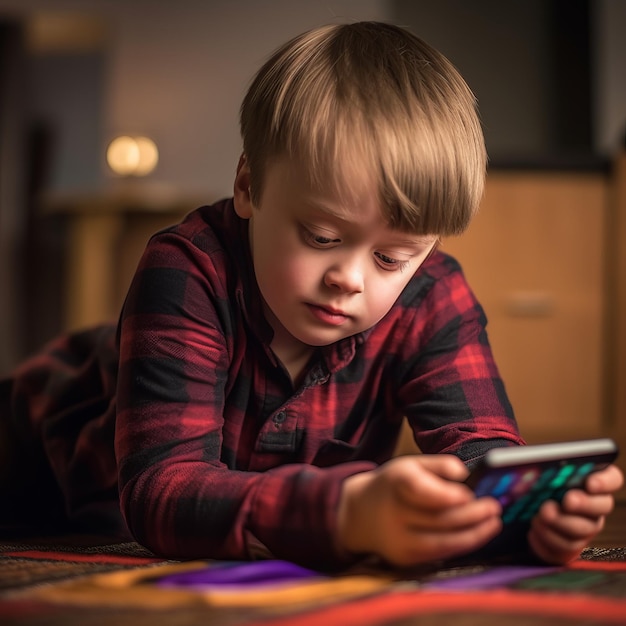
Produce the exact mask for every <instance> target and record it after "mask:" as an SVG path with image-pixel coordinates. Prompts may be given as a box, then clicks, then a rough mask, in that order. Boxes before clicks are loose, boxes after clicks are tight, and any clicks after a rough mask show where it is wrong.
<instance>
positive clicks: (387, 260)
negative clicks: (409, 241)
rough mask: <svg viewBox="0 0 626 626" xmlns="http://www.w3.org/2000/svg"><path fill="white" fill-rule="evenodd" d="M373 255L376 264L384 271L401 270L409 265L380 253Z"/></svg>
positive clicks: (406, 262)
mask: <svg viewBox="0 0 626 626" xmlns="http://www.w3.org/2000/svg"><path fill="white" fill-rule="evenodd" d="M374 255H375V256H376V258H377V259H378V264H379V265H380V266H381V267H382V268H383V269H385V270H389V271H395V270H403V269H404V268H405V267H406V266H407V265H408V264H409V262H408V261H400V260H399V259H394V258H392V257H390V256H387V255H386V254H383V253H382V252H374Z"/></svg>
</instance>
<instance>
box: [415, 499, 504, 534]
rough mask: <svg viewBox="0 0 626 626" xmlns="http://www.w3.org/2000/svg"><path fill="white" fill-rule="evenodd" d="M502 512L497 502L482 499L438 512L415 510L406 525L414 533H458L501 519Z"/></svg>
mask: <svg viewBox="0 0 626 626" xmlns="http://www.w3.org/2000/svg"><path fill="white" fill-rule="evenodd" d="M501 512H502V509H501V507H500V504H499V503H498V501H497V500H495V499H493V498H481V499H480V500H471V501H470V502H468V503H467V504H461V505H459V506H453V507H447V508H442V509H439V510H437V511H429V510H423V509H422V510H420V509H416V510H413V511H411V512H410V514H408V515H407V517H406V524H407V525H408V526H409V527H410V528H411V529H413V530H414V531H426V532H432V531H439V532H442V533H449V532H457V531H459V530H461V529H466V528H471V527H474V526H477V525H479V524H482V523H483V522H484V521H485V520H487V519H490V518H499V517H500V514H501Z"/></svg>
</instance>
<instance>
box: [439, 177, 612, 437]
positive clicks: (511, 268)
mask: <svg viewBox="0 0 626 626" xmlns="http://www.w3.org/2000/svg"><path fill="white" fill-rule="evenodd" d="M607 197H608V191H607V175H606V174H604V173H601V172H593V173H589V172H566V173H563V172H550V171H548V172H534V171H529V172H525V171H519V172H509V171H492V172H490V173H489V176H488V180H487V188H486V193H485V197H484V201H483V203H482V206H481V210H480V212H479V214H478V216H477V217H476V219H475V221H474V222H473V224H472V225H471V226H470V229H469V231H468V232H467V233H466V234H465V235H463V236H462V237H460V238H456V239H450V240H446V241H445V242H444V246H443V249H444V250H446V251H449V252H450V253H451V254H453V255H454V256H455V257H456V258H458V259H459V261H460V262H461V264H462V266H463V268H464V270H465V273H466V275H467V277H468V280H469V282H470V284H471V285H472V286H473V288H474V290H475V292H476V294H477V296H478V298H479V300H480V301H481V303H482V304H483V306H484V308H485V310H486V313H487V317H488V319H489V325H488V332H489V337H490V340H491V343H492V346H493V350H494V353H495V356H496V360H497V362H498V365H499V367H500V371H501V375H502V377H503V378H504V381H505V384H506V387H507V390H508V392H509V396H510V398H511V401H512V403H513V406H514V408H515V411H516V415H517V418H518V421H519V424H520V428H521V430H522V433H523V434H524V435H525V437H526V438H527V439H528V440H529V442H539V441H549V440H558V439H575V438H580V437H594V436H601V435H604V434H607V433H609V432H610V430H611V427H612V424H611V420H610V415H609V414H608V413H607V405H606V393H607V389H606V385H605V380H606V378H605V376H606V372H605V366H606V365H605V355H606V341H607V337H606V331H607V326H606V322H607V317H606V292H607V279H606V275H607V274H606V266H607V260H608V259H607V246H606V237H607V225H608V223H607V216H608V209H607V207H608V204H607Z"/></svg>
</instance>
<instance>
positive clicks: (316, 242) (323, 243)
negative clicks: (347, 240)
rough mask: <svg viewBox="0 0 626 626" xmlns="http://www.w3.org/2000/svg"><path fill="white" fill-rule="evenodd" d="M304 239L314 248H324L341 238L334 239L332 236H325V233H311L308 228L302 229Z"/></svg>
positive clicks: (339, 240)
mask: <svg viewBox="0 0 626 626" xmlns="http://www.w3.org/2000/svg"><path fill="white" fill-rule="evenodd" d="M303 233H304V239H305V241H306V242H307V243H308V244H309V245H312V246H315V247H316V248H326V247H328V246H330V245H332V244H336V243H340V242H341V239H335V238H332V237H327V236H325V235H319V234H316V233H312V232H311V231H310V230H307V229H303Z"/></svg>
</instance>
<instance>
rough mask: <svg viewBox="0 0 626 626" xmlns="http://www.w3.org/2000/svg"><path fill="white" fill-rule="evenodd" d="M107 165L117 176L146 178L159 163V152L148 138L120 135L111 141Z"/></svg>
mask: <svg viewBox="0 0 626 626" xmlns="http://www.w3.org/2000/svg"><path fill="white" fill-rule="evenodd" d="M106 158H107V163H108V165H109V167H110V168H111V170H113V172H115V173H116V174H118V175H119V176H146V175H148V174H150V172H152V171H153V170H154V168H155V167H156V165H157V163H158V161H159V151H158V149H157V147H156V144H155V143H154V141H152V139H150V138H149V137H143V136H130V135H121V136H119V137H116V138H115V139H113V141H111V143H110V144H109V146H108V148H107V153H106Z"/></svg>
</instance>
